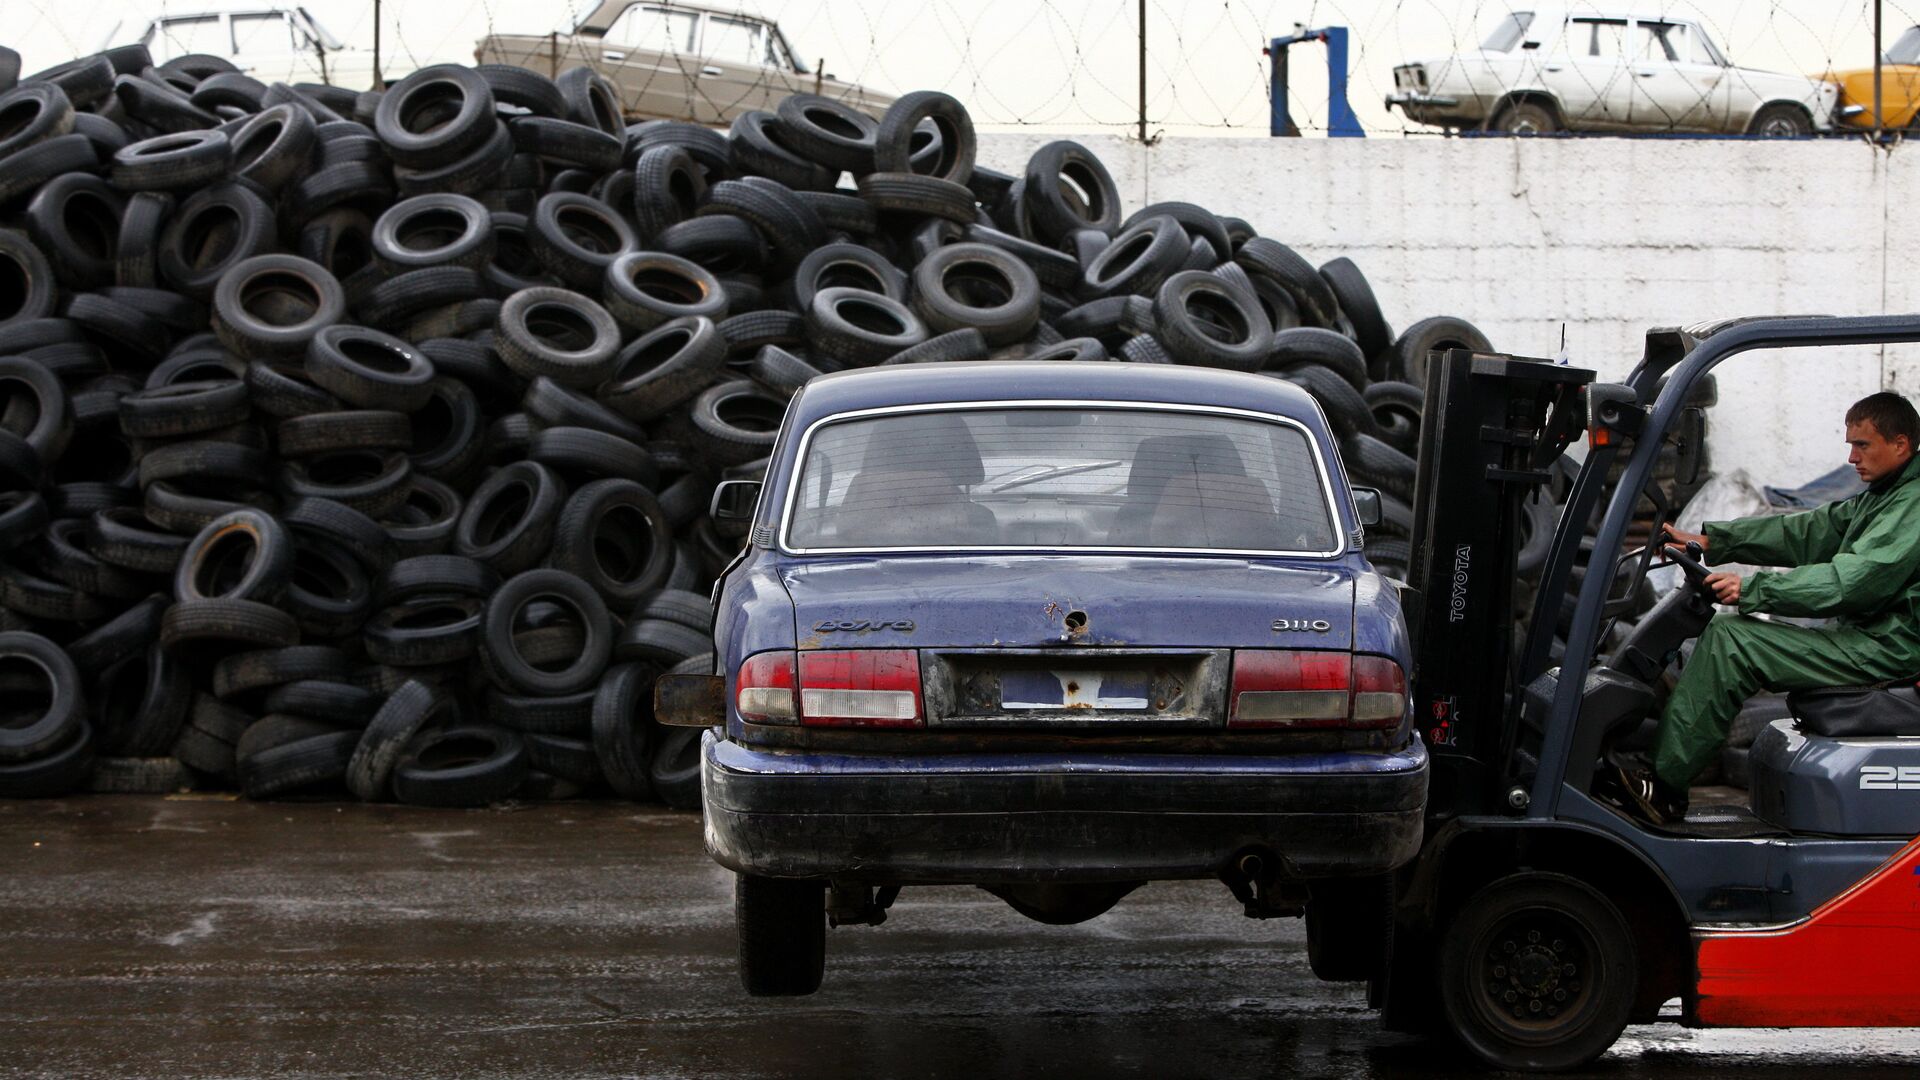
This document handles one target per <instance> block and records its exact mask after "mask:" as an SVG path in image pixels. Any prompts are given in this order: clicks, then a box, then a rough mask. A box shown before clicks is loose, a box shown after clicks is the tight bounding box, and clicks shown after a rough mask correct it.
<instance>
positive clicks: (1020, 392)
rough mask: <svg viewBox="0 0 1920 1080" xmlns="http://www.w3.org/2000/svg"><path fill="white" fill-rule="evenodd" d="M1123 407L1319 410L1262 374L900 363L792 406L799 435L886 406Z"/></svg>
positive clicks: (827, 378)
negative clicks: (1063, 403) (829, 420)
mask: <svg viewBox="0 0 1920 1080" xmlns="http://www.w3.org/2000/svg"><path fill="white" fill-rule="evenodd" d="M1049 399H1052V400H1075V401H1126V402H1136V401H1145V402H1155V403H1165V404H1170V405H1205V406H1212V407H1215V408H1233V409H1248V410H1251V411H1254V412H1263V413H1272V414H1275V415H1278V416H1285V417H1290V418H1292V419H1295V420H1305V421H1309V422H1310V424H1311V426H1312V427H1314V428H1316V429H1317V428H1318V427H1320V425H1321V422H1320V420H1319V415H1320V414H1319V406H1318V405H1316V404H1315V403H1314V400H1313V398H1312V397H1311V396H1310V395H1308V393H1307V392H1306V391H1305V390H1303V389H1301V388H1300V387H1298V386H1295V385H1294V384H1293V383H1290V382H1286V381H1285V380H1282V379H1277V378H1273V377H1271V376H1266V375H1247V374H1242V373H1240V372H1237V371H1220V370H1216V369H1213V368H1202V367H1188V366H1185V365H1177V364H1129V363H1100V362H1071V361H1039V362H1034V363H1027V362H1023V361H1006V360H985V361H977V362H950V363H934V364H900V365H895V366H892V367H874V368H862V369H859V370H855V371H843V372H836V373H834V374H831V375H823V376H821V377H819V378H817V379H814V380H812V381H811V382H808V383H807V385H806V387H805V388H804V389H803V390H802V391H801V392H800V396H799V397H798V398H797V399H796V400H795V403H794V411H795V415H794V418H793V419H794V421H795V422H796V423H797V424H799V425H800V426H801V427H802V428H804V427H805V426H807V425H810V424H812V423H814V422H815V421H818V420H820V419H823V418H826V417H829V416H835V415H838V414H841V413H849V412H858V411H861V410H865V409H883V408H887V407H889V406H894V405H928V404H939V403H943V402H971V401H1033V400H1049Z"/></svg>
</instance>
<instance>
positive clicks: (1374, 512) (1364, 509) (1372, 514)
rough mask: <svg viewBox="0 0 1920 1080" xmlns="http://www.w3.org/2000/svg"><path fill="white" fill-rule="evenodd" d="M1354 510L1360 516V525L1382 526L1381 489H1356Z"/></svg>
mask: <svg viewBox="0 0 1920 1080" xmlns="http://www.w3.org/2000/svg"><path fill="white" fill-rule="evenodd" d="M1353 508H1354V510H1355V511H1356V512H1357V513H1358V514H1359V515H1360V525H1361V527H1362V528H1365V527H1367V526H1369V525H1378V524H1380V489H1379V488H1370V487H1356V488H1354V489H1353Z"/></svg>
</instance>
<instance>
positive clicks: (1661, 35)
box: [1633, 22, 1687, 63]
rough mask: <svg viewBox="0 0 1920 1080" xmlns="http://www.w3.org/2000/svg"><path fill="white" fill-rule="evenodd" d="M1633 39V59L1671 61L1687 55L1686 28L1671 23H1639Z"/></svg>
mask: <svg viewBox="0 0 1920 1080" xmlns="http://www.w3.org/2000/svg"><path fill="white" fill-rule="evenodd" d="M1633 41H1634V56H1633V58H1634V59H1635V60H1647V61H1653V62H1656V63H1657V62H1661V61H1665V62H1667V63H1673V62H1675V61H1678V60H1679V59H1680V58H1681V57H1683V56H1686V55H1687V28H1686V27H1684V26H1676V25H1675V24H1673V23H1645V22H1643V23H1639V24H1638V25H1636V26H1635V28H1634V34H1633Z"/></svg>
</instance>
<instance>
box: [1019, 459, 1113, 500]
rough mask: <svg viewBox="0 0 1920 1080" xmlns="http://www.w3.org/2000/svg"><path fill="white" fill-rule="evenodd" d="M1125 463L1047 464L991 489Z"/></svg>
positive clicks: (1037, 481)
mask: <svg viewBox="0 0 1920 1080" xmlns="http://www.w3.org/2000/svg"><path fill="white" fill-rule="evenodd" d="M1124 464H1126V462H1124V461H1095V462H1091V463H1089V464H1086V465H1047V466H1043V467H1042V468H1041V471H1040V472H1037V473H1034V474H1033V475H1032V476H1023V477H1021V478H1019V479H1018V480H1009V481H1007V482H1006V483H1004V484H1001V485H999V486H998V487H995V488H991V489H989V490H990V491H991V492H992V493H994V494H998V493H1000V492H1002V491H1006V490H1007V489H1009V488H1017V487H1025V486H1027V485H1028V484H1037V483H1039V482H1040V481H1042V480H1051V479H1053V478H1054V477H1056V476H1072V475H1073V474H1074V473H1083V472H1095V471H1097V470H1100V469H1111V468H1113V467H1114V466H1115V465H1124Z"/></svg>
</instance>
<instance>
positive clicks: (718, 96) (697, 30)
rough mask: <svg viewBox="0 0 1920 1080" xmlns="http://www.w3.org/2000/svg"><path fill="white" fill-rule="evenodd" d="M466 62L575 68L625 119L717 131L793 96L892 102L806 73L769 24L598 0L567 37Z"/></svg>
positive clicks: (505, 42) (667, 3)
mask: <svg viewBox="0 0 1920 1080" xmlns="http://www.w3.org/2000/svg"><path fill="white" fill-rule="evenodd" d="M474 58H475V59H476V60H479V61H482V62H485V63H491V64H518V65H520V66H521V67H526V68H531V69H533V70H535V71H542V72H545V73H546V74H548V75H558V74H559V73H560V72H562V71H565V70H566V69H568V68H571V67H575V66H578V65H582V64H584V65H586V66H588V67H591V68H593V69H594V70H596V71H598V72H599V73H600V74H602V75H604V76H606V77H607V78H608V79H611V80H612V81H613V84H614V86H615V87H616V88H617V89H618V92H619V95H620V104H621V107H622V109H623V110H624V111H625V112H626V115H627V117H628V118H629V119H633V120H653V119H660V120H689V121H693V122H695V123H700V124H715V125H724V124H728V123H731V122H732V121H733V120H734V118H735V117H737V116H739V115H740V114H742V113H745V112H749V111H751V110H754V109H768V110H771V109H772V108H774V107H775V106H776V105H777V104H778V103H779V101H780V99H782V98H784V97H786V96H787V95H789V94H799V93H812V94H821V95H824V96H826V97H830V98H833V99H835V100H837V101H842V102H845V103H846V104H847V105H849V106H851V107H852V108H855V109H858V110H860V111H862V112H867V113H871V114H873V115H876V116H877V115H879V114H880V113H882V112H885V111H886V108H887V106H888V105H890V104H892V103H893V100H894V98H893V95H891V94H887V93H883V92H881V91H879V90H875V89H873V88H871V87H866V86H861V85H859V84H857V83H850V82H846V81H843V80H840V79H836V78H834V77H833V76H832V75H830V74H824V73H821V72H817V71H814V70H812V69H811V68H810V67H809V66H808V64H807V61H806V59H805V58H804V57H803V56H801V55H800V54H799V53H798V52H797V51H796V50H795V48H794V46H793V45H792V43H791V42H789V41H788V39H787V36H786V34H785V33H783V32H782V31H781V29H780V27H779V25H778V24H777V23H775V22H773V21H772V20H771V19H767V18H764V17H762V16H760V15H755V14H751V13H747V12H742V11H737V10H733V9H731V8H726V7H709V6H706V5H702V4H691V3H685V2H682V0H602V2H601V3H599V4H598V5H596V6H595V7H593V8H592V10H590V11H589V12H588V13H587V14H586V16H585V17H584V18H582V19H581V20H580V22H579V23H578V24H577V25H576V26H574V28H573V29H572V30H571V31H555V32H553V33H537V34H506V33H496V34H489V35H488V36H487V37H485V38H483V39H482V40H481V41H480V44H479V47H478V48H477V49H475V50H474Z"/></svg>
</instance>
